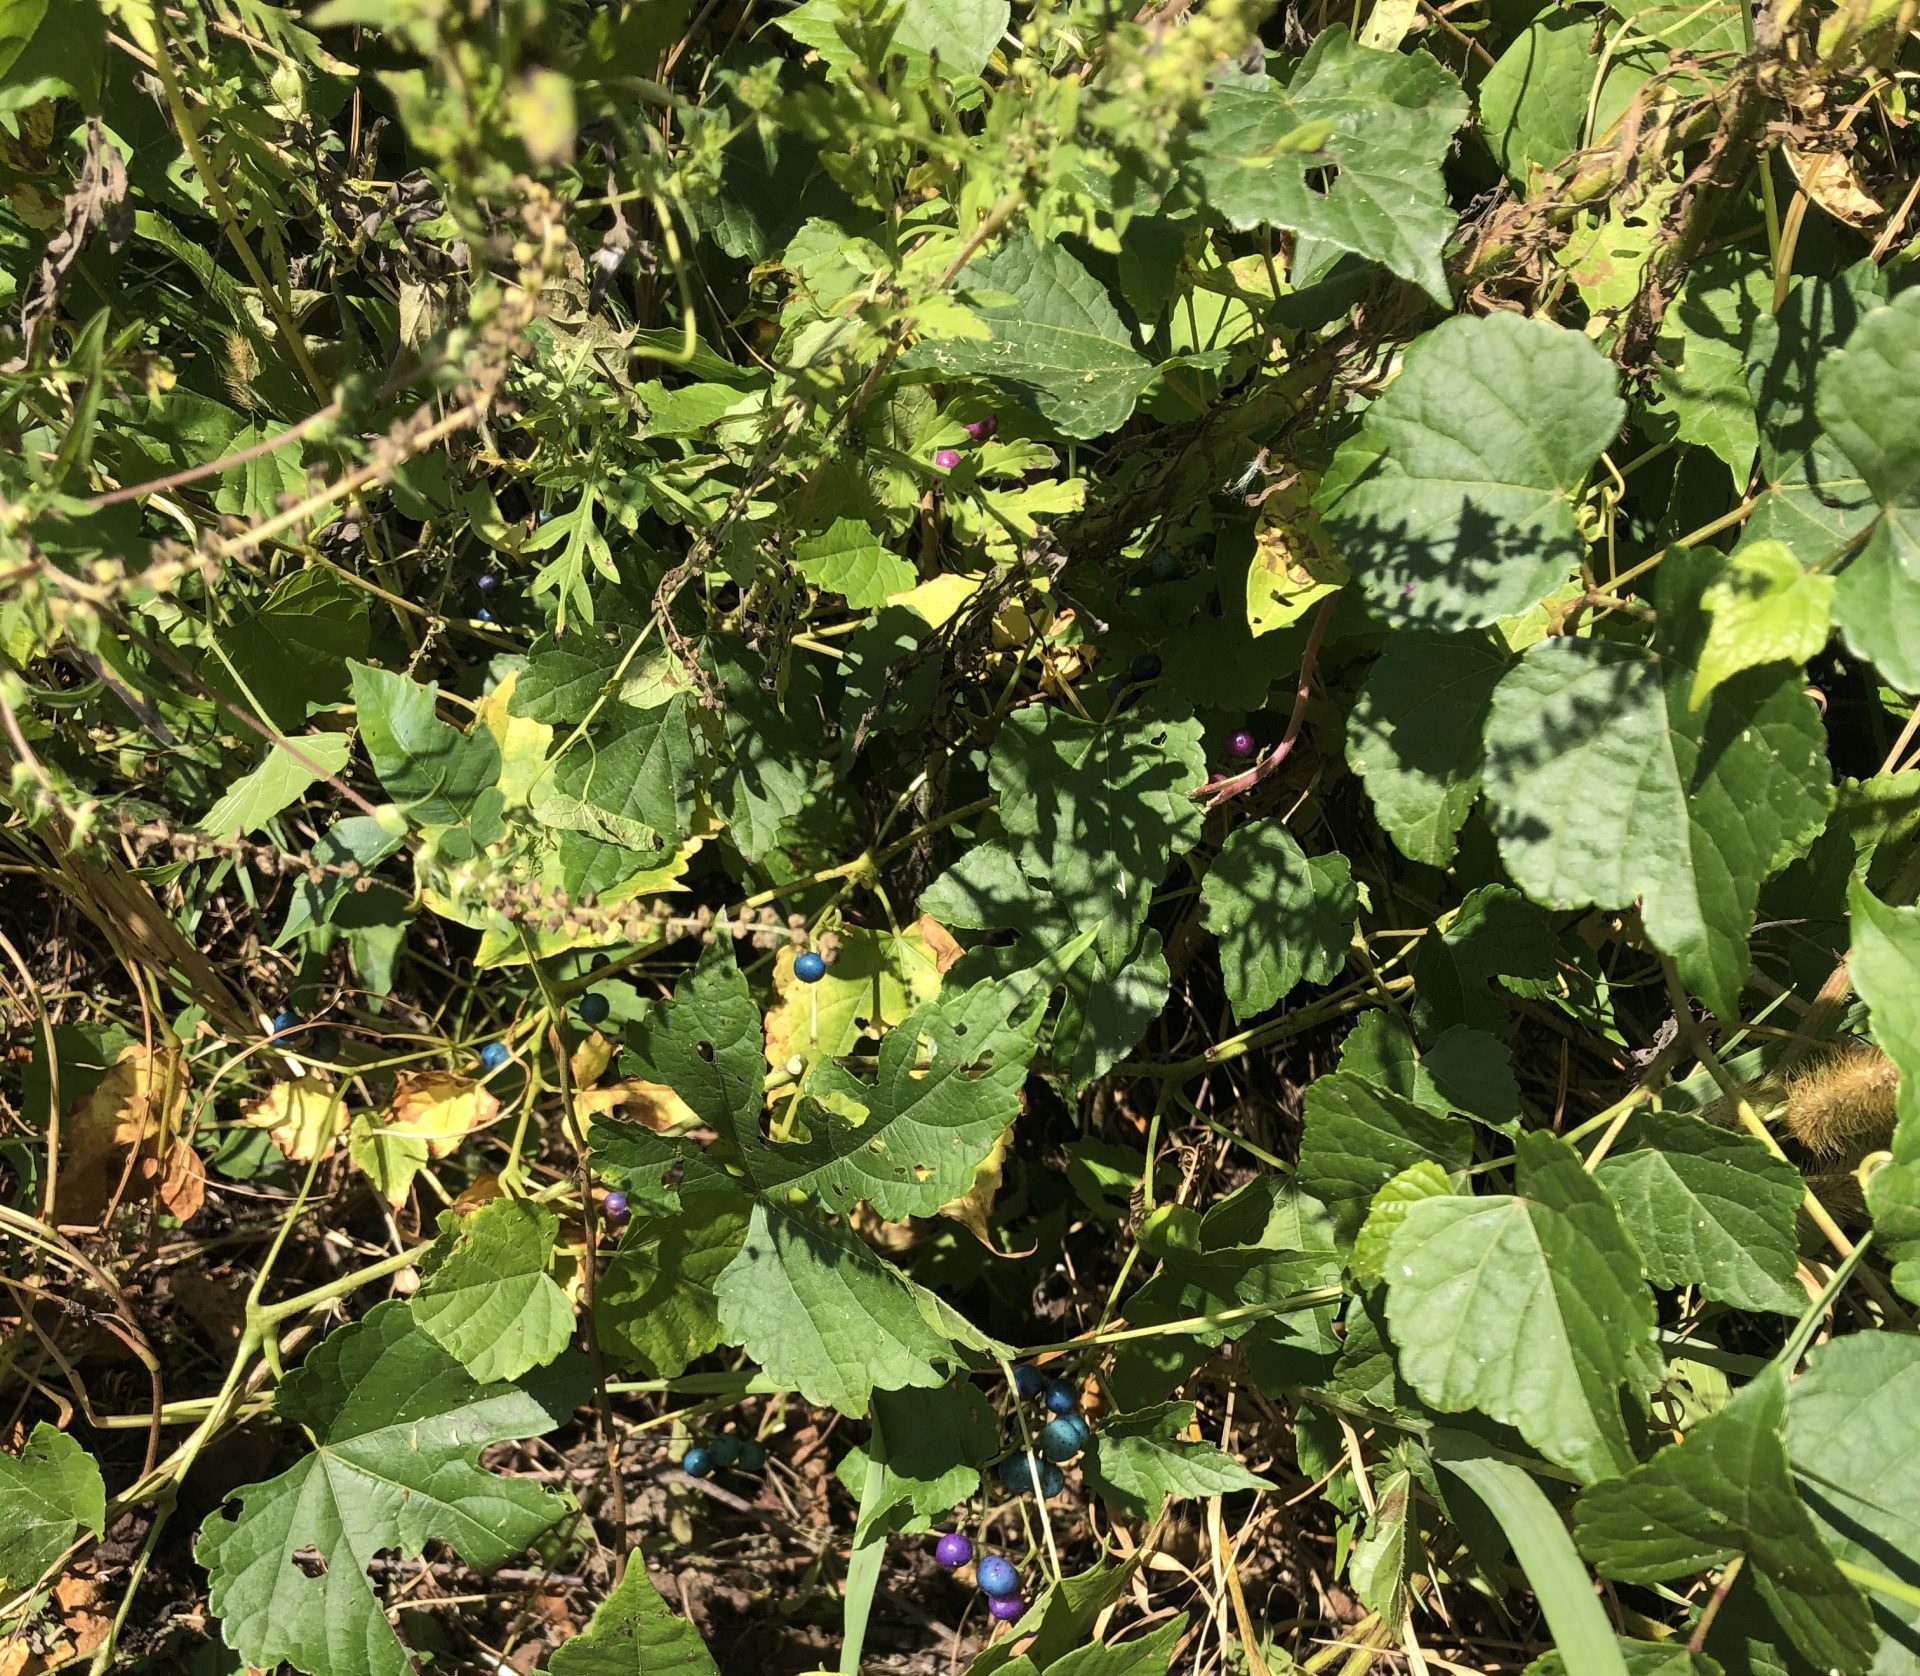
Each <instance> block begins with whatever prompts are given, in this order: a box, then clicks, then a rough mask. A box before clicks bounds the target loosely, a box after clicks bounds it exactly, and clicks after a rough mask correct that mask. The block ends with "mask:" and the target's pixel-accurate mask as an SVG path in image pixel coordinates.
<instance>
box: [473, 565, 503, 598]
mask: <svg viewBox="0 0 1920 1676" xmlns="http://www.w3.org/2000/svg"><path fill="white" fill-rule="evenodd" d="M473 585H474V586H475V587H476V588H478V589H479V590H480V591H481V592H482V593H483V594H490V593H492V592H493V590H494V589H495V588H497V587H499V586H500V578H499V577H498V576H496V575H494V573H493V572H492V571H490V570H483V571H481V572H480V575H479V578H478V579H477V580H476V581H475V582H474V584H473Z"/></svg>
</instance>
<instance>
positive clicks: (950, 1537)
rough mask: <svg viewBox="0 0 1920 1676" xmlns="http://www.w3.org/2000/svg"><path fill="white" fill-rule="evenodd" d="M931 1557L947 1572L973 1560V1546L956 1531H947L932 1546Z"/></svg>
mask: <svg viewBox="0 0 1920 1676" xmlns="http://www.w3.org/2000/svg"><path fill="white" fill-rule="evenodd" d="M933 1557H934V1558H935V1559H936V1560H938V1561H939V1562H940V1563H941V1564H942V1565H943V1566H945V1567H946V1568H947V1570H949V1571H953V1570H956V1569H957V1568H958V1567H960V1566H963V1565H965V1564H966V1563H967V1561H968V1560H970V1559H972V1558H973V1544H972V1543H971V1542H970V1541H969V1540H968V1539H967V1538H966V1537H964V1536H962V1535H961V1534H960V1532H958V1531H948V1532H947V1533H946V1534H945V1535H944V1536H942V1537H941V1538H940V1540H939V1541H938V1542H936V1543H935V1544H934V1545H933Z"/></svg>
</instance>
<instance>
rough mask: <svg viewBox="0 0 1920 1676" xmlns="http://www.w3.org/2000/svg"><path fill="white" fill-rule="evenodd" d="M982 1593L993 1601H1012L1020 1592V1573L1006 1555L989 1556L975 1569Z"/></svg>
mask: <svg viewBox="0 0 1920 1676" xmlns="http://www.w3.org/2000/svg"><path fill="white" fill-rule="evenodd" d="M973 1579H974V1581H975V1582H976V1583H978V1584H979V1585H980V1592H981V1593H982V1594H983V1595H986V1596H987V1597H988V1598H989V1599H992V1600H1010V1599H1012V1598H1013V1596H1015V1595H1017V1594H1018V1593H1019V1592H1020V1573H1019V1572H1017V1571H1015V1570H1014V1569H1013V1561H1011V1560H1010V1559H1008V1558H1007V1557H1006V1555H1004V1554H988V1555H986V1556H985V1557H984V1558H983V1559H982V1560H981V1561H980V1563H979V1565H977V1566H975V1567H974V1571H973Z"/></svg>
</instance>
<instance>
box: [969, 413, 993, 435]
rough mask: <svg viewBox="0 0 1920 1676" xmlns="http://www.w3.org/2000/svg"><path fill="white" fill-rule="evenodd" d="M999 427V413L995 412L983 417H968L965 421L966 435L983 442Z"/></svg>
mask: <svg viewBox="0 0 1920 1676" xmlns="http://www.w3.org/2000/svg"><path fill="white" fill-rule="evenodd" d="M999 428H1000V415H999V414H997V413H989V414H988V415H987V416H986V418H984V419H969V420H968V421H967V435H968V436H970V437H972V438H973V440H974V441H975V442H985V441H986V440H987V438H988V437H990V436H992V435H993V433H994V432H995V431H997V430H999Z"/></svg>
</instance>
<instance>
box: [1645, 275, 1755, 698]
mask: <svg viewBox="0 0 1920 1676" xmlns="http://www.w3.org/2000/svg"><path fill="white" fill-rule="evenodd" d="M1772 307H1773V271H1772V268H1771V266H1770V265H1769V264H1768V263H1767V261H1766V260H1765V259H1764V257H1762V256H1760V255H1759V254H1757V253H1755V252H1752V251H1745V250H1725V251H1720V252H1716V253H1715V254H1713V255H1711V256H1709V257H1707V258H1706V260H1705V261H1703V262H1700V263H1698V264H1697V265H1696V266H1695V267H1694V268H1693V270H1692V272H1691V273H1689V274H1688V276H1687V282H1686V286H1685V288H1684V289H1683V290H1682V291H1681V293H1680V296H1679V297H1678V299H1677V300H1676V301H1675V302H1674V304H1673V306H1672V307H1671V308H1670V309H1668V311H1667V317H1666V321H1665V323H1664V327H1663V330H1662V333H1661V337H1660V362H1659V370H1658V374H1657V380H1656V382H1657V388H1658V390H1659V392H1660V396H1661V403H1662V405H1661V408H1660V409H1659V411H1660V412H1661V413H1663V414H1665V413H1670V414H1671V415H1672V416H1673V424H1674V429H1675V433H1676V434H1677V435H1678V436H1679V438H1680V440H1681V441H1682V442H1690V443H1694V444H1697V445H1698V446H1700V447H1703V448H1708V449H1711V450H1712V451H1713V452H1714V454H1716V455H1717V456H1719V458H1720V459H1722V460H1724V461H1725V462H1726V465H1727V469H1728V470H1729V471H1731V472H1732V473H1733V479H1734V483H1735V486H1736V487H1737V488H1739V489H1741V490H1745V488H1746V486H1747V480H1748V479H1749V478H1750V477H1751V476H1752V474H1753V456H1754V450H1755V449H1756V448H1757V447H1758V446H1759V444H1760V428H1759V423H1758V421H1757V420H1756V419H1755V417H1754V411H1753V393H1752V391H1751V390H1750V389H1749V388H1748V387H1747V356H1748V353H1749V351H1750V349H1751V346H1752V340H1753V335H1754V328H1755V326H1756V325H1757V323H1758V322H1759V319H1760V317H1761V316H1762V315H1763V314H1768V313H1770V312H1771V311H1772ZM1755 661H1756V662H1757V661H1759V660H1757V659H1756V660H1755Z"/></svg>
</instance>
